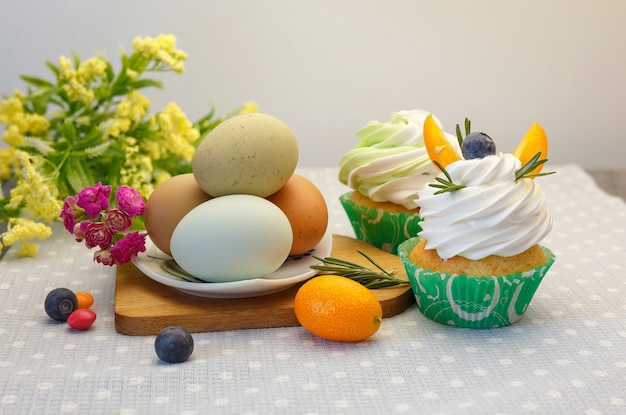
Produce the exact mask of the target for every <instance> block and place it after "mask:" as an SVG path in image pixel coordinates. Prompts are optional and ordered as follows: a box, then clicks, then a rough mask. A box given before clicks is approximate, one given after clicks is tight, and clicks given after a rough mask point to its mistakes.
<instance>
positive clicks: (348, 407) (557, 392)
mask: <svg viewBox="0 0 626 415" xmlns="http://www.w3.org/2000/svg"><path fill="white" fill-rule="evenodd" d="M553 169H554V170H556V171H557V174H555V175H552V176H546V177H541V178H539V179H537V180H538V181H539V183H540V184H541V185H542V187H543V188H544V190H545V192H546V194H547V198H548V206H549V209H550V210H551V212H552V215H553V217H554V228H553V230H552V232H551V234H550V235H549V236H548V238H547V239H545V240H544V242H543V245H545V246H547V247H549V248H550V249H552V251H553V252H554V253H555V254H556V257H557V259H556V262H555V264H554V266H553V267H552V269H551V270H550V271H549V273H548V275H547V276H546V278H545V279H544V280H543V282H542V284H541V286H540V287H539V289H538V291H537V294H536V296H535V298H534V299H533V301H532V303H531V304H530V307H529V309H528V311H527V312H526V315H525V317H524V318H523V319H522V320H521V321H520V322H518V323H516V324H514V325H512V326H510V327H506V328H501V329H492V330H470V329H459V328H454V327H448V326H444V325H441V324H438V323H434V322H432V321H430V320H428V319H426V318H425V317H423V316H422V315H421V314H420V312H419V310H418V309H417V308H416V306H415V305H414V306H412V307H410V308H409V309H407V310H406V311H405V312H403V313H401V314H399V315H397V316H395V317H392V318H388V319H385V320H384V321H383V324H382V327H381V329H380V331H379V332H378V333H376V334H375V335H374V336H373V337H372V338H370V339H368V340H367V341H364V342H360V343H336V342H331V341H325V340H322V339H320V338H316V337H314V336H312V335H311V334H309V333H308V332H306V331H305V330H304V329H303V328H301V327H290V328H278V329H263V330H241V331H229V332H212V333H194V334H193V337H194V341H195V350H194V353H193V355H192V356H191V358H190V359H189V360H188V361H186V362H184V363H181V364H165V363H162V362H160V361H159V359H158V358H157V356H156V354H155V352H154V336H145V337H141V336H138V337H136V336H125V335H122V334H118V333H117V332H116V331H115V322H114V309H113V299H114V290H115V270H114V269H113V268H109V267H103V266H101V265H98V264H95V263H93V261H92V257H91V255H92V253H91V252H90V251H88V250H87V249H85V248H84V246H82V245H79V244H77V243H75V242H74V241H73V239H72V238H71V237H70V236H69V234H67V233H66V232H65V231H64V230H63V229H62V227H58V226H57V227H55V230H54V234H53V236H52V237H51V238H49V239H48V240H46V241H44V242H42V243H41V244H40V253H39V254H38V255H37V256H36V257H35V258H29V259H26V258H17V257H16V256H15V252H14V250H9V252H8V253H7V254H6V256H5V257H4V258H3V259H2V260H1V261H0V414H121V415H133V414H160V413H163V414H181V415H182V414H184V415H192V414H209V413H210V414H303V415H304V414H308V415H312V414H343V413H348V414H353V413H354V414H357V413H358V414H381V413H384V414H402V413H405V414H415V413H425V414H426V413H427V414H524V413H530V414H550V413H554V414H586V415H597V414H622V413H626V252H625V250H626V242H625V241H626V205H625V204H624V202H623V201H622V200H621V199H618V198H616V197H612V196H609V195H607V194H606V193H604V192H603V191H602V190H600V189H599V188H598V187H597V186H596V185H595V183H594V182H593V180H592V179H591V177H590V176H588V175H587V174H586V173H585V172H584V171H583V170H582V169H581V168H579V167H577V166H573V165H565V166H556V167H553ZM298 172H299V173H300V174H302V175H304V176H305V177H308V178H309V179H311V180H312V181H314V182H315V183H316V184H317V186H318V187H319V188H320V189H321V190H322V192H323V193H324V195H325V197H326V200H327V201H328V205H329V211H330V215H331V226H332V228H333V232H334V233H338V234H346V235H353V232H352V229H351V228H350V224H349V221H348V219H347V218H346V217H345V214H344V212H343V211H342V208H341V206H340V205H339V202H338V200H337V198H338V196H339V195H340V194H341V193H343V192H344V191H346V190H347V188H345V187H343V186H342V185H341V184H339V183H338V181H337V179H336V177H337V170H336V169H334V168H301V169H299V170H298ZM56 287H67V288H70V289H72V290H75V291H88V292H90V293H92V294H93V295H94V297H95V298H96V303H95V305H94V306H93V309H94V310H95V311H96V312H97V314H98V319H97V320H96V323H95V324H94V326H93V327H92V328H91V329H90V330H88V331H84V332H80V331H75V330H71V329H69V328H68V326H67V325H65V324H62V323H56V322H53V321H52V320H50V319H49V318H48V317H47V316H46V314H45V312H44V310H43V301H44V298H45V296H46V294H47V293H48V291H49V290H51V289H53V288H56Z"/></svg>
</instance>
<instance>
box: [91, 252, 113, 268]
mask: <svg viewBox="0 0 626 415" xmlns="http://www.w3.org/2000/svg"><path fill="white" fill-rule="evenodd" d="M93 260H94V261H96V262H97V263H99V264H102V265H108V266H113V265H115V260H114V259H113V256H112V255H111V253H110V252H109V251H108V250H104V249H103V250H101V251H97V252H96V253H94V254H93Z"/></svg>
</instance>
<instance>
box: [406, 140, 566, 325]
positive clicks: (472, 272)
mask: <svg viewBox="0 0 626 415" xmlns="http://www.w3.org/2000/svg"><path fill="white" fill-rule="evenodd" d="M541 131H543V130H541ZM466 139H467V138H466ZM489 140H490V139H489ZM545 146H547V144H546V145H545ZM494 152H495V147H494ZM458 157H459V159H458V160H457V161H453V162H451V163H450V164H448V165H446V166H445V167H443V166H442V167H443V168H444V171H443V172H442V173H440V174H439V176H438V178H437V181H436V182H435V183H433V184H431V185H429V186H426V187H424V188H423V189H422V190H420V191H419V192H418V194H419V198H418V199H416V203H417V205H418V206H419V208H420V212H421V215H422V217H423V221H422V222H421V228H422V229H421V231H420V232H419V233H418V236H417V237H415V238H411V239H409V240H408V241H406V242H404V243H403V244H402V245H401V246H400V247H399V249H398V251H399V255H400V257H401V259H402V261H403V263H404V265H405V268H406V271H407V274H408V276H409V279H410V281H411V284H412V287H413V292H414V294H415V298H416V301H417V305H418V308H419V309H420V311H421V312H422V313H423V314H424V315H425V316H426V317H428V318H430V319H432V320H434V321H437V322H440V323H443V324H448V325H454V326H460V327H471V328H491V327H502V326H507V325H509V324H511V323H514V322H516V321H518V320H519V319H520V318H521V317H522V316H523V315H524V313H525V311H526V309H527V307H528V305H529V304H530V301H531V299H532V297H533V295H534V294H535V291H536V290H537V288H538V286H539V284H540V283H541V281H542V279H543V277H544V275H545V274H546V272H547V271H548V269H549V268H550V267H551V265H552V264H553V262H554V259H555V258H554V255H553V254H552V252H551V251H550V250H549V249H547V248H545V247H543V246H541V245H539V243H540V242H541V241H542V240H543V239H544V238H545V236H546V235H547V234H548V233H549V232H550V230H551V229H552V217H551V215H550V213H549V211H548V210H547V209H546V198H545V195H544V193H543V191H542V189H541V186H540V185H539V183H537V182H536V181H535V180H534V177H533V176H532V175H531V174H530V173H532V171H533V170H532V168H528V169H526V166H529V165H532V161H531V163H529V164H525V165H524V166H523V165H522V163H521V161H520V159H519V158H518V157H516V156H514V155H513V154H503V153H496V154H489V155H485V156H483V157H479V158H473V159H469V160H465V159H462V158H461V157H460V156H458ZM523 158H524V157H523Z"/></svg>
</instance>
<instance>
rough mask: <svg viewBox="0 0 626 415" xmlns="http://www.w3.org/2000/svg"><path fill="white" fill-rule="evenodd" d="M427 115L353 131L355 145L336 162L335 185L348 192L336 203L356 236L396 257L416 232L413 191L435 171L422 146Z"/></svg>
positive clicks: (406, 115)
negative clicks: (348, 188) (343, 186)
mask: <svg viewBox="0 0 626 415" xmlns="http://www.w3.org/2000/svg"><path fill="white" fill-rule="evenodd" d="M428 115H429V113H428V112H426V111H421V110H413V111H400V112H397V113H394V114H392V116H391V119H390V120H389V121H388V122H386V123H381V122H378V121H370V122H369V123H368V124H367V125H366V126H365V127H363V128H362V129H360V130H359V131H357V133H356V136H357V138H358V143H357V145H356V147H355V148H354V149H353V150H351V151H349V152H348V153H347V154H345V155H344V156H343V157H342V158H341V159H340V160H339V166H340V169H339V181H340V182H341V183H343V184H345V185H347V186H348V187H350V188H351V189H352V190H351V191H349V192H347V193H345V194H343V195H342V196H341V197H340V198H339V200H340V202H341V204H342V206H343V208H344V210H345V211H346V214H347V215H348V218H349V219H350V223H351V224H352V227H353V229H354V233H355V235H356V237H357V238H358V239H360V240H362V241H365V242H367V243H369V244H371V245H373V246H375V247H377V248H379V249H382V250H383V251H386V252H390V253H393V254H395V253H396V252H397V248H398V246H399V245H400V243H402V242H403V241H405V240H407V239H408V238H409V237H411V236H414V235H416V234H417V232H419V231H420V229H421V228H420V221H421V217H420V215H419V208H418V206H417V204H416V203H415V199H416V198H417V197H418V195H417V191H418V190H420V189H421V188H422V187H424V186H425V185H426V184H427V183H429V182H431V181H432V180H433V178H434V177H435V176H436V175H437V173H438V171H437V169H436V168H435V167H434V166H433V164H432V163H431V162H430V159H429V157H428V153H427V151H426V148H425V147H424V138H423V125H424V120H425V119H426V117H427V116H428Z"/></svg>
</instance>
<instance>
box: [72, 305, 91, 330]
mask: <svg viewBox="0 0 626 415" xmlns="http://www.w3.org/2000/svg"><path fill="white" fill-rule="evenodd" d="M94 321H96V313H95V312H94V311H93V310H91V309H89V308H79V309H78V310H76V311H74V312H73V313H72V314H70V316H69V317H68V318H67V324H68V325H69V326H70V327H71V328H73V329H77V330H87V329H88V328H89V327H91V325H92V324H93V322H94Z"/></svg>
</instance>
